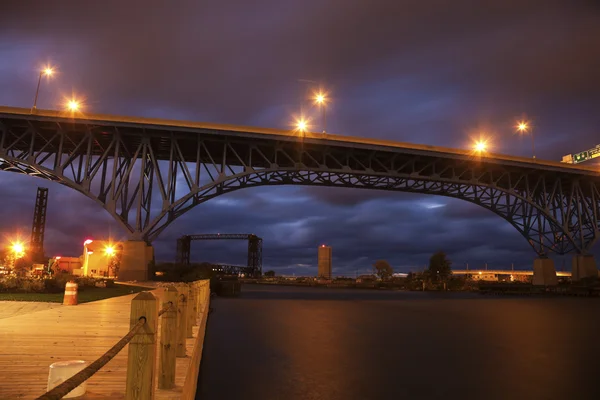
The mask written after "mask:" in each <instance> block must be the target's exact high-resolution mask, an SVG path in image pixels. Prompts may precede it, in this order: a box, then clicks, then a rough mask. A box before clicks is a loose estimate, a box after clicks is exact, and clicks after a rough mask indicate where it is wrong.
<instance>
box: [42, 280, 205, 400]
mask: <svg viewBox="0 0 600 400" xmlns="http://www.w3.org/2000/svg"><path fill="white" fill-rule="evenodd" d="M158 300H159V299H158V298H157V297H156V296H155V295H154V294H152V293H151V292H140V293H138V294H137V295H136V296H135V297H134V298H133V299H132V300H131V314H130V330H129V332H128V333H127V334H126V335H125V336H124V337H123V338H122V339H121V340H119V342H117V343H116V344H115V345H114V346H113V347H112V348H111V349H110V350H108V351H107V352H106V353H104V354H103V355H102V356H101V357H100V358H98V359H97V360H96V361H94V362H93V363H91V364H90V365H88V366H87V367H86V368H84V369H83V370H81V371H80V372H78V373H77V374H75V375H73V376H72V377H71V378H69V379H67V380H66V381H64V382H62V383H61V384H60V385H58V386H56V387H54V388H53V389H52V390H50V391H48V392H46V393H44V394H43V395H41V396H39V397H38V398H37V399H36V400H58V399H61V398H62V397H63V396H66V395H67V394H68V393H69V392H70V391H72V390H73V389H75V388H76V387H78V386H79V385H81V384H82V383H83V382H85V381H86V380H88V379H89V378H91V377H92V376H93V375H94V374H95V373H96V372H98V370H100V368H102V367H103V366H104V365H106V364H107V363H108V362H109V361H110V360H112V359H113V358H114V357H115V356H116V355H117V354H118V353H119V352H120V351H121V350H122V349H123V348H124V347H125V345H127V344H129V350H128V355H127V381H126V385H125V399H126V400H134V399H135V400H146V399H154V392H155V384H154V383H155V382H154V379H155V378H154V377H155V374H154V368H155V362H156V359H157V354H156V353H157V351H156V345H157V342H158V341H157V337H160V339H159V342H160V346H159V349H160V350H159V352H158V389H172V388H174V387H175V367H176V358H177V357H186V339H187V338H191V337H193V335H192V326H194V325H197V323H198V321H197V319H198V316H199V313H200V311H203V315H202V321H201V327H200V329H202V330H204V329H205V327H206V315H207V313H208V303H209V301H210V287H209V281H208V280H202V281H195V282H192V283H190V284H174V285H171V286H167V287H165V288H164V291H163V296H162V305H161V309H160V310H159V311H157V308H158V307H157V303H158ZM160 317H162V320H161V332H160V335H158V332H157V331H158V319H159V318H160ZM201 335H203V333H202V332H199V333H198V336H199V337H200V336H201ZM197 347H198V346H195V347H194V354H192V358H191V360H190V362H191V363H193V362H194V361H196V362H197V363H198V364H199V363H200V360H199V356H200V354H201V350H199V352H198V349H197ZM196 353H198V354H196ZM198 370H199V365H197V366H196V365H193V364H190V366H189V369H188V374H187V376H186V379H185V385H184V390H183V392H182V398H193V396H194V392H195V389H196V387H195V382H196V381H197V377H198ZM190 374H191V375H193V376H190ZM188 381H189V382H191V383H188Z"/></svg>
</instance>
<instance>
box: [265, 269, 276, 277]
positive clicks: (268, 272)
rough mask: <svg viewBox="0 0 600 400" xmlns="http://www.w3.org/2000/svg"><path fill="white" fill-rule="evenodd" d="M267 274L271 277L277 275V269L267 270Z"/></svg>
mask: <svg viewBox="0 0 600 400" xmlns="http://www.w3.org/2000/svg"><path fill="white" fill-rule="evenodd" d="M265 276H266V277H269V278H272V277H274V276H275V271H273V270H271V271H267V272H265Z"/></svg>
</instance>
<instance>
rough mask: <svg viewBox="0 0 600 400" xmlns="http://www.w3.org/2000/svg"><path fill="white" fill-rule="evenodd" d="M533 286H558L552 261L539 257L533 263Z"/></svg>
mask: <svg viewBox="0 0 600 400" xmlns="http://www.w3.org/2000/svg"><path fill="white" fill-rule="evenodd" d="M533 284H534V285H535V286H555V285H558V278H557V277H556V269H555V268H554V260H551V259H550V258H542V257H540V258H536V259H535V260H534V261H533Z"/></svg>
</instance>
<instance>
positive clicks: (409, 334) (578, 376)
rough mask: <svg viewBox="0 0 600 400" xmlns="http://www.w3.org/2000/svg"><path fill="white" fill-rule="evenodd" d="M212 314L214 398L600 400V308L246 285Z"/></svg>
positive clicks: (208, 372) (204, 379)
mask: <svg viewBox="0 0 600 400" xmlns="http://www.w3.org/2000/svg"><path fill="white" fill-rule="evenodd" d="M212 306H213V307H214V308H215V313H214V314H212V315H211V317H210V320H209V325H208V332H207V338H206V342H205V350H204V359H203V365H202V374H201V375H202V376H201V380H200V390H199V395H201V396H202V398H203V399H223V398H228V399H236V398H240V399H241V398H243V399H285V400H294V399H388V398H389V399H398V398H406V399H436V398H463V399H464V398H474V399H479V398H488V399H507V398H512V399H520V398H529V399H542V398H543V399H566V398H577V399H586V398H597V396H598V395H599V394H600V386H599V385H597V384H595V381H596V377H595V376H596V375H595V371H597V370H598V367H597V366H598V360H597V355H598V354H600V343H599V341H598V340H597V335H598V333H600V329H599V328H600V319H599V318H598V311H600V301H598V300H597V299H587V298H533V297H529V298H515V297H495V298H494V297H484V296H480V295H477V294H454V293H444V294H428V293H418V292H413V293H407V292H381V291H366V290H365V291H353V290H343V289H311V288H294V287H291V288H290V287H270V286H268V287H262V286H249V285H246V286H244V288H243V295H242V297H241V298H237V299H226V298H220V299H216V301H215V302H214V303H213V304H212ZM231 379H233V380H234V381H235V384H234V385H233V384H231V383H227V382H230V381H229V380H231Z"/></svg>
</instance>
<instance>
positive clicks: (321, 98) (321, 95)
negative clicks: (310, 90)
mask: <svg viewBox="0 0 600 400" xmlns="http://www.w3.org/2000/svg"><path fill="white" fill-rule="evenodd" d="M325 102H327V98H326V97H325V94H324V93H322V92H319V93H317V94H315V103H317V104H324V103H325Z"/></svg>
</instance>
